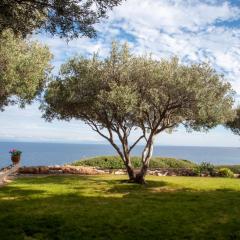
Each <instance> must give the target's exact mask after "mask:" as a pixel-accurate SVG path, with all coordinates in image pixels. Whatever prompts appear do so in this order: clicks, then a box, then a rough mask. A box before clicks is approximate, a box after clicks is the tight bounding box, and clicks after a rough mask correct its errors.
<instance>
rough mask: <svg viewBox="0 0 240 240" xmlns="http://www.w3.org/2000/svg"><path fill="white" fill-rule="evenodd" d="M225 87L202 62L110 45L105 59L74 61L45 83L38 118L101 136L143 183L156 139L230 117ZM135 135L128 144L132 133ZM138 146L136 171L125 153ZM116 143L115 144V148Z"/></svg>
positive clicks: (205, 127) (229, 96)
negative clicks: (78, 125) (82, 126)
mask: <svg viewBox="0 0 240 240" xmlns="http://www.w3.org/2000/svg"><path fill="white" fill-rule="evenodd" d="M232 95H233V92H232V90H231V86H230V84H229V83H227V82H225V81H224V80H223V78H222V76H220V75H218V74H217V73H216V72H215V71H214V70H213V69H212V68H211V67H210V66H209V65H208V64H192V65H190V66H187V65H183V64H181V63H180V62H179V61H178V59H177V58H172V59H170V60H160V61H158V60H154V59H152V58H151V56H134V55H132V54H131V53H130V52H129V50H128V47H127V45H123V46H119V45H118V44H116V43H114V44H113V46H112V50H111V54H110V56H109V57H107V58H106V59H104V60H103V59H100V58H98V56H97V55H94V56H93V58H91V59H88V58H85V57H80V58H74V59H72V60H70V61H69V62H68V63H66V64H65V65H63V66H62V69H61V72H60V75H59V76H58V77H57V78H56V80H54V81H53V82H51V83H50V84H49V86H48V89H47V91H46V94H45V102H44V103H43V105H42V109H43V111H44V117H45V118H46V119H47V120H50V121H51V120H52V119H54V118H57V119H62V120H71V119H79V120H82V121H84V122H85V123H86V124H88V125H89V126H91V128H92V129H93V130H94V131H96V132H97V133H98V134H99V135H101V136H102V137H103V138H105V139H106V140H107V141H108V142H109V143H110V144H111V145H112V146H113V147H114V148H115V149H116V151H117V153H118V154H119V155H120V157H121V159H122V160H123V162H124V164H125V166H126V169H127V172H128V175H129V178H130V180H131V181H134V182H137V183H144V182H145V181H144V177H145V175H146V173H147V169H148V166H149V162H150V159H151V156H152V153H153V144H154V140H155V139H156V136H157V135H158V134H159V133H161V132H163V131H167V130H172V129H173V128H176V127H178V126H179V125H180V124H183V125H184V126H185V127H186V128H188V129H193V130H208V129H210V128H213V127H215V126H216V125H217V124H220V123H223V122H225V121H226V120H227V119H228V118H230V117H231V116H232V109H231V108H232V104H233V98H232ZM136 129H137V131H138V132H139V131H140V133H141V134H140V135H139V137H138V138H137V139H136V140H135V141H134V142H131V143H130V141H129V136H130V134H131V133H132V131H134V130H136ZM141 140H142V141H143V142H144V144H145V145H144V148H143V152H142V167H141V169H140V170H135V169H133V167H132V164H131V158H130V154H131V151H132V149H133V148H134V147H135V146H136V144H138V143H139V141H141ZM118 142H120V144H117V143H118Z"/></svg>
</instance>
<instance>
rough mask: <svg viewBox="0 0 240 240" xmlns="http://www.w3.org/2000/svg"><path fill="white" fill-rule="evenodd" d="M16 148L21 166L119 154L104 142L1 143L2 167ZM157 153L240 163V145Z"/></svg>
mask: <svg viewBox="0 0 240 240" xmlns="http://www.w3.org/2000/svg"><path fill="white" fill-rule="evenodd" d="M12 148H16V149H19V150H21V151H22V152H23V154H22V160H21V165H24V166H38V165H56V164H57V165H61V164H65V163H70V162H73V161H75V160H79V159H83V158H86V157H92V156H99V155H113V154H116V152H115V150H114V149H113V148H112V147H111V146H110V145H103V144H64V143H29V142H28V143H27V142H0V167H3V166H6V165H9V164H10V163H11V161H10V154H9V153H8V152H9V150H10V149H12ZM141 150H142V146H137V147H136V149H135V150H134V151H133V155H140V153H141ZM154 155H155V156H166V157H176V158H179V159H188V160H191V161H194V162H196V163H200V162H203V161H207V162H211V163H213V164H240V148H229V147H185V146H184V147H181V146H155V148H154Z"/></svg>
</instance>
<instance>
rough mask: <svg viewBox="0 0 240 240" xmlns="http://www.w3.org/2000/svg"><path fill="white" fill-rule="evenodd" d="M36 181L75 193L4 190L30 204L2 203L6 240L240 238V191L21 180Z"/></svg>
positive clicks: (1, 229)
mask: <svg viewBox="0 0 240 240" xmlns="http://www.w3.org/2000/svg"><path fill="white" fill-rule="evenodd" d="M74 181H75V182H74ZM31 182H32V183H31ZM36 182H37V183H38V184H40V185H41V184H49V186H51V187H52V186H53V185H54V184H56V185H57V184H59V185H60V186H61V187H65V186H62V184H66V187H67V188H68V189H69V192H68V193H62V194H59V193H58V194H55V195H54V194H52V195H51V196H46V195H44V193H45V191H42V190H40V191H37V190H32V191H31V190H28V189H24V188H21V187H18V186H14V185H12V186H11V185H10V186H7V187H5V188H2V189H1V190H0V193H1V196H5V197H8V196H9V195H10V194H9V193H11V194H12V195H14V196H16V197H17V196H21V197H22V196H24V195H25V199H22V198H20V199H19V200H18V201H15V200H13V199H9V200H7V199H0V239H1V240H3V239H11V240H14V239H81V240H82V239H83V240H85V239H86V240H88V239H100V240H101V239H103V240H105V239H127V240H128V239H129V240H130V239H140V240H141V239H240V229H239V226H240V219H239V215H240V192H238V191H233V190H232V189H228V188H222V189H217V190H216V191H204V192H203V191H202V192H201V191H198V192H197V191H190V189H188V188H185V189H184V188H183V189H177V191H172V192H165V191H158V192H157V191H153V190H154V189H155V188H159V189H165V188H167V187H168V188H170V189H171V188H173V186H172V185H171V184H169V183H168V182H167V181H148V184H147V185H146V186H140V185H136V184H128V183H123V182H122V180H121V179H120V180H119V179H111V180H109V179H103V178H100V179H98V178H97V177H91V176H89V177H87V176H86V177H85V176H84V177H70V178H69V177H66V178H65V177H56V178H55V177H54V178H53V177H45V178H39V179H20V181H18V183H21V184H23V186H25V184H30V185H31V184H36ZM73 182H74V184H73ZM72 185H73V186H72ZM99 187H100V188H99ZM72 189H73V191H71V190H72ZM89 189H90V190H89ZM74 190H75V191H74ZM97 190H100V191H101V194H100V195H99V194H98V191H97ZM89 191H91V192H89ZM36 195H37V197H36ZM33 196H34V197H33Z"/></svg>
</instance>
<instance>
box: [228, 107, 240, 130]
mask: <svg viewBox="0 0 240 240" xmlns="http://www.w3.org/2000/svg"><path fill="white" fill-rule="evenodd" d="M235 113H236V115H235V118H234V119H232V120H230V121H228V122H227V123H226V124H225V127H227V128H229V129H230V130H232V132H233V133H234V134H236V135H240V107H238V108H237V109H236V110H235Z"/></svg>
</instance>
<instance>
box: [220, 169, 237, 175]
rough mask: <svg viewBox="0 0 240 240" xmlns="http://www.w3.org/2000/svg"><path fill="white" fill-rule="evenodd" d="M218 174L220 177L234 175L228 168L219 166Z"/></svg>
mask: <svg viewBox="0 0 240 240" xmlns="http://www.w3.org/2000/svg"><path fill="white" fill-rule="evenodd" d="M218 175H219V176H220V177H234V173H233V172H232V171H231V170H230V169H229V168H220V169H219V171H218Z"/></svg>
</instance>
